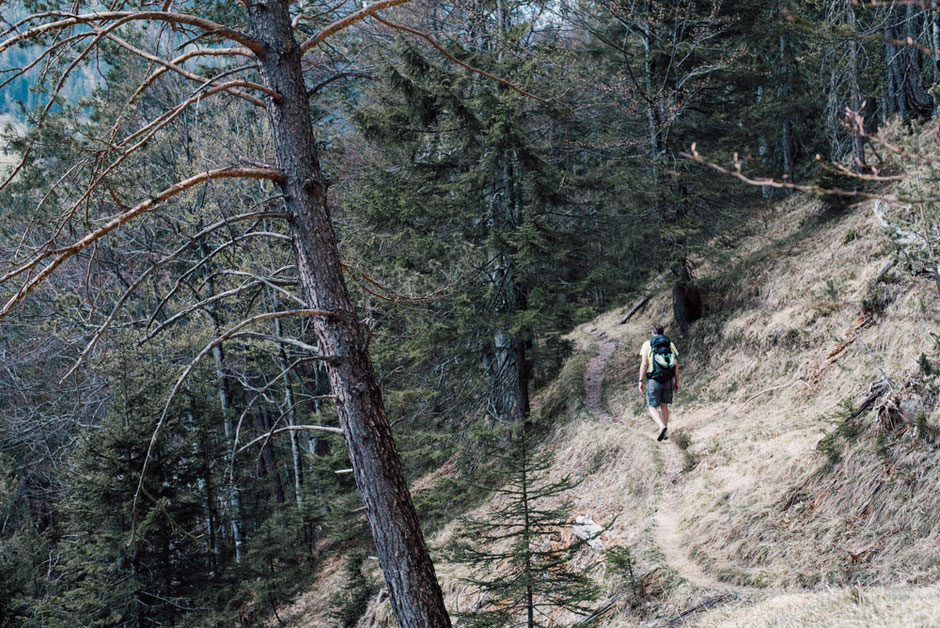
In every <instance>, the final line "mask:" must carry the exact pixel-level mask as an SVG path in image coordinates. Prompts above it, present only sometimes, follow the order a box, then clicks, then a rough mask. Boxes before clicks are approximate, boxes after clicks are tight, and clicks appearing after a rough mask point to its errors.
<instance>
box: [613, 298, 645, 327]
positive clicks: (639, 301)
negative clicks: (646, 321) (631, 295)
mask: <svg viewBox="0 0 940 628" xmlns="http://www.w3.org/2000/svg"><path fill="white" fill-rule="evenodd" d="M652 296H653V295H650V294H647V295H646V296H643V297H640V298H639V299H637V300H636V302H635V303H634V304H633V305H632V306H630V309H629V310H627V313H626V314H624V315H623V318H621V319H620V323H619V324H620V325H623V324H624V323H626V322H627V321H628V320H630V318H631V317H632V316H633V315H634V314H636V313H637V312H639V311H640V310H641V309H642V308H643V306H644V305H646V304H647V303H648V302H649V300H650V298H651V297H652Z"/></svg>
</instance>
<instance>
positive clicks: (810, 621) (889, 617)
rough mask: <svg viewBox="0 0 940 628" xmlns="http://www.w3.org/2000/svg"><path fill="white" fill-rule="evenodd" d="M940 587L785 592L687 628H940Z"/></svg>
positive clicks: (716, 613) (712, 615) (713, 615)
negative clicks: (808, 627)
mask: <svg viewBox="0 0 940 628" xmlns="http://www.w3.org/2000/svg"><path fill="white" fill-rule="evenodd" d="M938 617H940V585H937V584H935V585H932V586H928V587H909V586H901V587H871V588H864V589H856V588H848V589H832V590H826V591H820V592H814V593H794V594H784V595H779V596H777V597H774V598H771V599H769V600H766V601H764V602H759V603H757V604H754V605H753V606H750V607H744V606H728V607H725V608H720V609H716V610H713V611H711V612H710V613H709V614H707V615H705V616H704V617H702V618H700V619H699V620H698V621H691V622H689V623H688V624H686V625H687V626H690V627H691V626H696V627H698V628H732V627H737V626H740V627H747V628H750V627H752V626H767V627H771V626H841V627H843V628H881V627H883V628H896V627H897V626H936V625H937V618H938Z"/></svg>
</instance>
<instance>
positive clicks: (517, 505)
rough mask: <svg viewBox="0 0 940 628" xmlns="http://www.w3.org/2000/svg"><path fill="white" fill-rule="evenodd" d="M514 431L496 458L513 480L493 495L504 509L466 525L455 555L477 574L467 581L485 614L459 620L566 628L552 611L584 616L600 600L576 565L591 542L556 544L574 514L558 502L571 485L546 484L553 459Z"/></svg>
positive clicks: (567, 481) (472, 613) (528, 436)
mask: <svg viewBox="0 0 940 628" xmlns="http://www.w3.org/2000/svg"><path fill="white" fill-rule="evenodd" d="M517 430H518V431H517V433H516V434H514V435H512V436H511V438H510V439H509V442H508V443H507V446H505V448H501V449H498V450H494V452H493V455H494V456H495V459H496V460H497V461H498V463H499V464H500V466H501V467H502V468H504V469H505V473H506V475H507V477H508V481H507V483H506V485H505V486H502V487H500V488H498V489H494V493H496V494H497V495H498V496H499V498H498V503H499V504H500V505H499V506H498V507H497V508H496V509H495V510H494V511H493V512H492V513H490V514H489V515H488V516H487V517H486V518H485V519H464V521H463V527H462V530H461V534H460V538H461V540H460V541H458V542H457V543H455V545H454V547H453V550H452V551H453V556H454V558H455V560H457V561H458V562H461V563H464V564H466V565H469V566H470V567H471V569H473V575H472V576H470V577H468V578H466V581H467V582H469V583H470V584H471V585H472V586H473V587H475V588H476V589H477V590H478V591H479V592H481V593H482V594H483V595H484V601H483V602H482V603H481V605H480V606H481V608H479V609H474V610H472V611H467V612H464V613H462V614H461V615H460V616H461V619H462V621H463V622H464V623H465V625H467V626H477V627H481V628H482V627H484V626H486V627H489V626H519V625H524V626H528V627H529V628H533V627H534V626H555V625H565V624H563V623H559V622H556V621H555V620H554V619H553V618H552V615H551V613H552V612H553V611H560V610H561V611H569V612H571V613H575V614H586V613H587V612H589V611H590V607H589V606H588V605H587V602H589V601H590V600H592V599H594V598H595V597H596V595H597V590H596V587H595V585H594V584H593V582H592V581H591V580H590V578H589V577H588V576H586V575H585V574H583V573H580V572H578V571H575V570H574V569H573V568H572V567H571V560H572V558H573V557H574V555H575V554H576V553H577V552H578V550H580V549H581V548H583V547H585V545H586V543H585V542H584V541H579V540H577V539H575V540H574V541H573V542H572V543H571V544H569V545H565V544H562V543H555V542H554V538H555V537H556V536H557V535H558V534H559V533H560V531H561V529H562V528H563V527H564V526H567V525H570V522H569V514H570V508H568V507H565V506H557V505H554V504H553V502H558V501H561V500H564V499H566V498H567V497H568V496H569V495H570V493H571V490H572V489H573V488H574V484H573V483H572V482H571V481H570V479H569V478H568V477H564V478H562V479H560V480H551V479H549V478H548V471H549V469H550V468H551V465H552V460H551V458H550V456H547V455H540V454H538V453H536V450H535V448H536V443H535V440H534V438H533V436H532V435H531V433H529V432H528V431H527V430H524V429H522V428H521V427H520V428H517ZM492 444H493V445H495V444H496V443H495V439H494V442H493V443H492Z"/></svg>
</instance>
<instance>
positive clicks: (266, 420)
mask: <svg viewBox="0 0 940 628" xmlns="http://www.w3.org/2000/svg"><path fill="white" fill-rule="evenodd" d="M251 415H252V420H253V422H254V425H255V436H264V435H266V434H267V433H268V432H269V431H270V430H271V415H270V413H269V412H268V409H267V408H263V409H261V410H255V411H254V412H252V413H251ZM258 467H259V469H258V476H259V477H260V476H264V475H267V476H270V477H271V481H272V482H273V486H272V488H271V490H272V493H273V495H274V501H275V502H277V503H278V504H283V503H284V502H286V501H287V494H286V493H285V492H284V483H283V482H281V472H280V470H279V469H278V466H277V459H276V458H275V456H274V444H273V443H271V442H270V440H269V441H268V442H264V443H262V446H261V454H260V456H259V457H258Z"/></svg>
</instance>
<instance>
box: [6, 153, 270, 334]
mask: <svg viewBox="0 0 940 628" xmlns="http://www.w3.org/2000/svg"><path fill="white" fill-rule="evenodd" d="M226 178H241V179H244V178H250V179H270V180H272V181H279V180H280V179H281V178H282V175H281V172H280V170H275V169H268V170H265V169H261V168H221V169H218V170H211V171H209V172H203V173H200V174H197V175H195V176H193V177H190V178H189V179H186V180H185V181H180V182H179V183H177V184H176V185H173V186H170V187H168V188H166V189H165V190H163V191H161V192H159V193H158V194H157V195H156V196H154V197H153V198H148V199H147V200H146V201H143V202H142V203H139V204H138V205H136V206H135V207H133V208H131V209H129V210H128V211H126V212H123V213H122V214H119V215H117V216H115V217H114V218H112V219H111V220H109V221H108V222H107V223H105V224H104V225H102V226H101V227H99V228H97V229H95V230H94V231H92V232H90V233H88V234H86V235H85V237H83V238H81V239H80V240H77V241H76V242H73V243H72V244H70V245H69V246H66V247H63V248H60V249H56V250H54V251H51V254H53V255H55V257H53V258H52V261H50V262H49V263H48V264H46V266H45V267H44V268H43V269H42V270H41V271H39V274H37V275H36V276H35V277H33V278H32V279H30V280H28V281H27V282H26V283H25V284H24V285H23V287H22V288H20V289H19V291H17V292H16V294H14V295H13V296H12V297H10V299H9V300H8V301H7V302H6V304H4V306H3V307H2V308H0V320H2V319H3V318H4V317H5V316H6V315H7V314H9V313H10V310H12V309H13V307H14V306H15V305H16V304H17V303H19V302H20V301H22V300H23V299H24V298H26V295H28V294H29V293H30V292H32V291H33V290H34V289H35V288H36V286H38V285H39V284H41V283H42V282H43V281H45V280H46V278H47V277H48V276H49V275H51V274H52V272H53V271H55V269H56V268H58V267H59V266H61V265H62V264H63V263H64V262H65V261H66V260H68V259H70V258H71V257H73V256H74V255H75V254H76V253H78V252H79V251H81V250H83V249H85V248H87V247H88V246H90V245H92V244H94V243H95V242H97V241H98V240H100V239H101V238H103V237H105V236H106V235H108V234H109V233H111V232H112V231H114V230H115V229H117V228H118V227H120V226H121V225H123V224H125V223H127V222H130V221H131V220H133V219H134V218H137V217H138V216H140V215H142V214H145V213H147V212H150V211H152V210H153V209H155V208H156V207H157V206H158V205H159V204H160V203H162V202H164V201H166V200H168V199H170V198H172V197H174V196H176V195H177V194H179V193H180V192H183V191H185V190H188V189H189V188H191V187H193V186H194V185H198V184H200V183H203V182H205V181H209V180H211V179H226ZM39 257H40V258H44V257H46V253H41V254H40V256H39ZM35 265H36V263H35V262H29V263H27V264H26V265H24V266H26V267H27V269H28V268H32V267H34V266H35ZM18 274H19V272H14V273H12V274H11V273H7V275H6V276H5V278H4V279H3V280H0V283H2V281H6V280H9V279H10V278H11V277H12V276H16V275H18Z"/></svg>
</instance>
